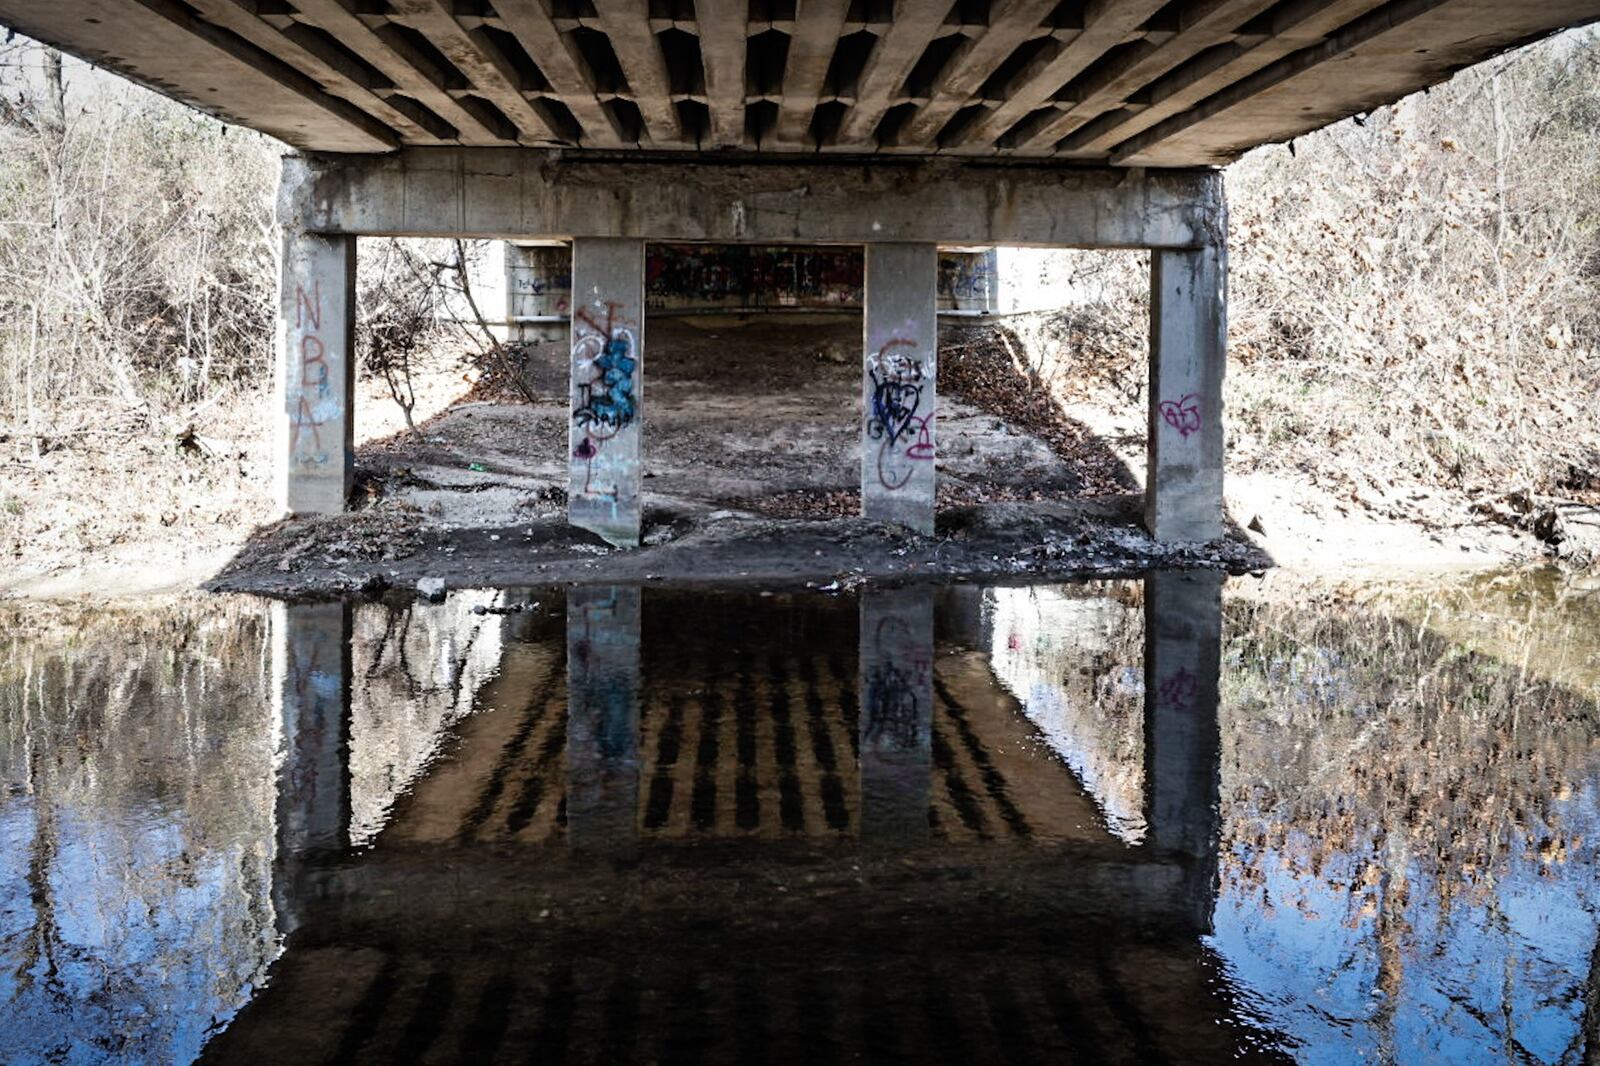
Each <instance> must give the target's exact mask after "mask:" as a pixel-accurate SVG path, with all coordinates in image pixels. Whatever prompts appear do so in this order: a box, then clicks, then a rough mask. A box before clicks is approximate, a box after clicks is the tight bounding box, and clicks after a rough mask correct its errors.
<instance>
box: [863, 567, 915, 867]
mask: <svg viewBox="0 0 1600 1066" xmlns="http://www.w3.org/2000/svg"><path fill="white" fill-rule="evenodd" d="M933 595H934V590H933V589H932V588H931V587H927V586H924V587H920V588H904V589H871V588H869V589H863V590H862V593H861V723H860V727H859V728H860V734H861V735H860V748H861V839H863V840H877V841H887V842H897V843H898V842H915V841H918V840H926V839H927V837H928V797H929V788H930V779H931V776H932V774H933Z"/></svg>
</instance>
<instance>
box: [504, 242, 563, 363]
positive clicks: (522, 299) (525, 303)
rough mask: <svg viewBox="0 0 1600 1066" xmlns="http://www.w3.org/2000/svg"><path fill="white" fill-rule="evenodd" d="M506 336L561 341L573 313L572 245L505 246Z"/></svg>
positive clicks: (513, 244)
mask: <svg viewBox="0 0 1600 1066" xmlns="http://www.w3.org/2000/svg"><path fill="white" fill-rule="evenodd" d="M505 272H506V339H507V340H510V341H521V342H524V343H526V342H531V341H561V340H565V339H566V338H567V335H568V334H567V329H568V320H569V317H570V316H571V314H572V248H571V246H570V245H566V244H520V243H512V242H507V243H506V246H505Z"/></svg>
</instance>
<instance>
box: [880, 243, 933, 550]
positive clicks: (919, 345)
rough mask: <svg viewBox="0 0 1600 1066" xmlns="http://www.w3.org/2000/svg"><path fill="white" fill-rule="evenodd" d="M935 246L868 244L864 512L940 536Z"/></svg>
mask: <svg viewBox="0 0 1600 1066" xmlns="http://www.w3.org/2000/svg"><path fill="white" fill-rule="evenodd" d="M938 259H939V257H938V250H937V249H936V248H935V247H934V246H933V245H931V244H869V245H867V257H866V260H867V262H866V274H867V291H866V314H865V315H864V316H863V319H864V327H863V328H864V334H865V343H866V351H865V360H864V366H863V368H862V375H861V395H862V411H863V417H862V426H861V513H862V514H863V515H864V516H866V517H867V518H869V519H872V520H874V521H879V522H896V523H899V524H900V525H903V526H907V527H909V528H911V529H914V530H916V531H917V532H919V533H928V534H931V533H932V532H933V514H934V469H933V468H934V412H935V409H936V407H937V405H938V394H937V389H936V384H935V383H936V379H937V348H938V341H939V324H938V320H937V317H936V314H935V297H934V290H935V285H936V282H937V275H938V266H939V264H938Z"/></svg>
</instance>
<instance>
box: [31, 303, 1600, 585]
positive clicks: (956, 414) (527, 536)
mask: <svg viewBox="0 0 1600 1066" xmlns="http://www.w3.org/2000/svg"><path fill="white" fill-rule="evenodd" d="M648 329H649V334H648V346H647V349H646V350H647V353H648V354H647V358H646V364H645V378H644V382H645V383H644V395H645V406H644V410H645V418H646V454H645V463H646V474H645V477H646V482H645V489H646V547H644V548H642V549H640V550H638V551H632V552H623V551H615V550H612V549H609V548H607V547H606V546H604V545H603V544H601V543H600V542H599V541H598V540H596V539H594V538H592V537H589V536H588V535H587V534H584V533H581V532H578V531H574V530H571V529H569V528H568V527H567V526H566V525H565V523H564V521H563V520H562V518H563V513H564V491H563V490H564V485H565V471H566V461H565V455H566V441H567V436H566V435H567V408H566V388H567V385H566V380H565V360H564V353H563V352H561V351H560V350H558V349H556V348H555V347H554V346H547V347H546V348H544V349H543V350H541V351H539V352H536V353H535V356H536V357H535V358H534V359H533V360H532V364H531V365H532V366H533V368H534V369H533V372H532V384H533V386H534V389H535V392H536V395H537V396H538V397H539V398H540V400H541V402H540V403H539V404H537V405H535V406H529V405H527V404H525V403H521V402H516V403H511V402H497V401H495V400H492V399H481V398H480V399H462V397H463V394H464V393H466V392H467V390H468V388H469V383H468V382H466V381H465V380H464V379H463V378H462V376H461V374H460V372H459V370H452V369H441V370H439V371H438V372H435V373H432V374H430V375H428V376H427V377H425V378H424V380H423V386H422V388H421V389H420V392H421V396H420V402H419V406H418V417H419V422H421V424H422V428H423V432H424V435H425V436H424V438H423V439H418V438H417V437H415V436H412V435H410V434H407V433H404V432H403V424H402V423H401V421H400V419H399V416H398V412H397V410H396V408H395V407H394V405H393V404H392V402H390V401H389V400H388V399H387V397H386V395H385V394H384V393H383V390H382V386H381V384H378V383H373V382H367V383H363V386H362V395H361V398H360V400H359V401H358V412H357V418H358V421H357V434H358V439H360V440H363V441H365V443H364V444H363V445H362V447H361V450H360V453H359V459H358V463H359V467H360V489H361V497H362V500H361V506H360V509H359V510H357V511H356V512H355V513H353V514H351V515H347V516H342V517H339V518H335V519H322V520H310V521H295V522H284V523H266V519H267V518H268V514H267V512H268V508H269V506H270V505H269V502H268V499H267V493H266V484H267V481H266V472H267V468H268V463H267V462H266V456H265V451H264V445H261V444H256V443H254V442H248V443H247V446H246V447H241V448H239V449H237V450H238V458H237V459H236V460H234V459H230V460H228V461H229V462H235V461H236V462H237V463H238V465H239V466H240V467H241V470H240V471H239V474H240V477H241V478H244V479H246V480H247V482H248V486H247V488H246V489H244V490H239V491H237V492H236V493H235V495H239V496H240V497H241V500H240V501H237V502H236V503H235V505H234V506H233V508H232V509H233V511H234V512H236V516H235V517H236V520H234V521H230V522H226V523H223V522H213V523H210V524H206V523H203V522H200V521H191V520H187V519H186V520H184V521H180V522H178V523H175V524H174V525H172V526H170V527H168V526H155V527H154V528H149V527H148V526H146V527H140V528H139V529H137V530H135V531H133V532H132V533H129V534H127V535H125V536H123V537H122V538H121V539H120V540H117V539H112V542H111V543H108V544H105V545H92V546H88V547H85V548H83V549H80V550H77V551H74V552H70V553H67V552H57V553H55V554H54V555H53V556H51V557H49V558H41V559H36V558H33V557H32V556H30V553H29V552H28V551H27V550H26V548H25V546H24V547H23V548H19V550H18V553H17V557H16V558H15V559H14V564H13V565H12V566H11V567H10V568H8V570H7V572H6V573H5V575H4V576H3V577H0V591H4V592H10V593H13V594H22V595H32V596H42V597H48V596H71V595H80V594H85V593H87V594H97V593H98V594H105V593H113V592H114V593H123V594H128V593H138V592H144V591H154V590H164V589H175V588H184V587H194V586H195V585H197V584H208V587H213V588H227V589H238V590H253V591H262V592H272V593H279V594H292V593H295V592H312V591H331V590H335V589H350V588H368V589H372V588H374V587H382V586H385V585H395V586H404V585H409V584H412V583H414V582H415V581H416V580H417V578H419V577H422V576H439V577H443V578H444V579H445V580H446V581H447V582H448V583H450V584H452V585H458V586H459V585H473V584H514V583H519V582H521V583H532V582H539V583H543V582H547V581H600V580H653V579H659V580H667V581H710V580H721V579H744V580H750V581H779V582H801V581H811V582H814V583H817V584H826V583H829V582H831V581H834V580H840V581H843V582H846V583H848V582H851V581H855V580H861V579H863V578H870V577H906V576H934V575H938V576H941V577H966V578H996V577H1007V578H1013V579H1015V578H1017V577H1020V576H1024V575H1041V576H1043V575H1061V576H1065V575H1072V574H1111V573H1131V572H1137V571H1139V570H1142V569H1147V568H1150V567H1154V566H1169V565H1170V566H1223V567H1226V568H1228V569H1231V570H1234V571H1244V570H1259V569H1262V568H1265V567H1268V566H1271V565H1274V564H1275V565H1276V566H1278V567H1280V568H1284V569H1285V570H1288V571H1291V572H1296V573H1307V574H1316V575H1321V576H1324V577H1327V576H1333V577H1339V578H1351V579H1362V578H1370V577H1382V576H1385V575H1389V574H1397V573H1411V574H1415V573H1435V574H1437V573H1443V572H1454V571H1465V570H1481V569H1493V568H1503V567H1506V566H1509V565H1515V564H1518V563H1522V562H1533V561H1538V559H1539V558H1540V554H1539V547H1540V546H1539V545H1538V544H1537V543H1536V542H1535V541H1533V540H1532V538H1530V537H1528V536H1527V535H1526V534H1519V533H1514V532H1512V531H1510V530H1508V529H1505V528H1504V527H1500V526H1495V525H1491V524H1487V523H1484V522H1482V521H1479V520H1477V519H1475V518H1474V516H1472V515H1471V514H1470V513H1469V512H1467V510H1466V508H1465V507H1464V506H1463V505H1462V503H1461V501H1459V500H1451V499H1449V498H1447V497H1443V496H1440V497H1437V498H1429V499H1421V498H1419V499H1409V500H1380V501H1343V500H1337V499H1334V498H1331V497H1330V496H1328V495H1327V494H1326V493H1323V492H1320V491H1318V490H1317V489H1316V488H1315V487H1314V486H1312V485H1310V484H1309V483H1308V482H1307V481H1305V480H1303V479H1302V480H1290V479H1285V478H1280V477H1269V476H1265V475H1259V474H1255V475H1245V476H1240V475H1230V480H1229V491H1228V507H1229V515H1230V518H1231V521H1232V523H1233V531H1232V534H1231V535H1230V537H1229V538H1228V539H1227V540H1226V541H1224V542H1220V543H1219V544H1217V545H1213V546H1210V547H1208V548H1202V549H1186V550H1182V551H1171V550H1167V549H1163V548H1161V547H1160V546H1158V545H1155V544H1153V543H1152V542H1150V540H1149V538H1148V537H1147V536H1145V535H1144V533H1143V531H1142V529H1141V528H1140V526H1139V522H1138V506H1139V504H1138V495H1137V493H1138V490H1139V488H1140V479H1141V474H1142V467H1143V428H1144V427H1143V416H1142V412H1140V411H1138V410H1135V409H1133V406H1132V405H1129V404H1118V403H1110V402H1100V403H1089V402H1084V403H1079V404H1076V405H1073V406H1071V407H1068V408H1067V409H1066V410H1065V411H1064V412H1062V416H1063V417H1064V419H1065V420H1066V421H1067V422H1068V423H1069V424H1071V429H1072V432H1071V433H1068V434H1065V435H1062V434H1055V435H1053V436H1052V439H1053V440H1054V441H1055V447H1052V446H1051V445H1050V444H1047V443H1045V442H1044V441H1043V440H1041V439H1040V437H1039V436H1037V435H1035V434H1033V433H1030V432H1027V431H1026V430H1024V429H1023V428H1022V425H1034V426H1037V424H1038V423H1037V420H1036V419H1035V420H1034V421H1032V422H1029V420H1028V419H1026V418H1014V417H1012V416H1013V414H1015V412H1013V411H1010V410H1008V409H1007V408H1006V406H1005V404H1006V402H1007V397H1013V398H1014V397H1016V396H1017V395H1018V391H1017V390H1019V389H1025V388H1026V387H1027V383H1026V381H1025V380H1022V379H1020V378H1019V379H1018V380H1015V381H1012V380H1004V367H1001V369H1000V375H1001V380H994V377H993V374H994V371H993V367H992V366H989V365H988V364H986V365H985V369H984V370H983V371H982V374H988V375H990V376H989V377H987V378H986V377H983V376H982V375H979V376H977V377H974V374H973V373H972V372H971V367H958V365H957V359H958V355H957V353H959V352H960V351H961V349H962V345H963V343H965V342H966V340H967V339H969V338H970V336H971V334H969V333H965V332H963V331H961V330H959V329H956V330H947V331H946V334H945V336H944V337H943V338H942V340H941V349H942V354H941V360H942V361H941V371H940V373H941V396H940V398H939V404H938V414H939V423H938V424H939V452H940V459H939V464H938V469H939V475H940V489H939V494H940V526H939V530H938V533H937V535H936V536H935V537H931V538H923V537H916V536H912V535H909V534H906V533H904V532H903V531H898V530H893V529H888V528H885V527H881V526H875V525H869V524H867V523H865V522H862V521H861V520H859V519H857V518H855V517H853V516H854V515H855V514H856V511H857V508H858V501H857V497H856V485H857V484H858V481H859V471H858V467H857V458H856V454H857V451H856V449H857V441H858V435H859V431H858V426H859V420H858V415H857V413H856V409H857V406H858V404H859V400H858V398H857V395H858V390H859V370H858V366H859V364H858V354H857V353H858V349H859V323H858V320H857V319H855V318H853V317H837V318H833V319H822V318H818V317H815V316H806V317H793V318H783V317H778V318H767V319H764V320H759V319H758V320H754V321H752V322H749V323H741V322H740V321H739V320H737V319H734V318H705V319H698V320H689V321H683V320H659V321H658V320H652V321H651V322H650V323H649V326H648ZM946 352H947V353H948V354H945V353H946ZM946 371H950V372H951V373H950V374H949V381H950V383H951V387H949V388H946V387H945V380H946ZM1064 439H1067V440H1078V441H1080V442H1081V443H1080V444H1079V445H1068V444H1064V443H1063V440H1064ZM257 453H260V454H257ZM1119 483H1120V484H1119ZM201 487H202V488H203V487H204V486H201ZM38 491H44V489H40V490H38ZM252 512H254V513H252ZM1386 512H1387V513H1386ZM255 522H262V523H266V524H262V525H260V526H256V527H255V528H252V527H253V525H254V523H255ZM1252 525H1253V526H1254V527H1257V529H1256V531H1254V532H1249V533H1247V532H1246V531H1245V530H1244V528H1243V527H1246V526H1252ZM1597 532H1600V530H1597Z"/></svg>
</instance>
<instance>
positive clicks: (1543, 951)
mask: <svg viewBox="0 0 1600 1066" xmlns="http://www.w3.org/2000/svg"><path fill="white" fill-rule="evenodd" d="M4 611H5V614H4V617H3V618H0V621H3V622H4V623H5V629H4V630H3V631H0V1062H4V1063H99V1062H115V1063H188V1062H192V1061H206V1062H218V1063H231V1062H249V1063H261V1062H272V1063H276V1062H284V1063H312V1062H383V1063H389V1062H474V1063H477V1062H484V1063H487V1062H519V1063H522V1062H531V1063H622V1062H684V1063H691V1062H729V1063H766V1062H840V1063H843V1062H908V1063H909V1062H917V1063H924V1062H948V1063H980V1062H996V1063H1000V1062H1004V1063H1057V1062H1085V1063H1102V1062H1172V1063H1193V1062H1212V1061H1236V1060H1244V1061H1304V1062H1328V1063H1342V1062H1366V1061H1374V1060H1376V1061H1390V1062H1449V1063H1472V1062H1518V1063H1521V1062H1530V1061H1531V1062H1550V1063H1557V1062H1585V1061H1594V1057H1595V1056H1597V1055H1600V951H1597V947H1596V945H1597V935H1600V934H1597V929H1600V926H1597V917H1596V911H1595V906H1596V903H1597V901H1600V895H1597V893H1600V877H1597V867H1596V864H1595V849H1596V847H1597V845H1600V818H1597V814H1600V710H1597V706H1596V700H1597V697H1600V637H1597V634H1600V625H1597V623H1600V600H1597V598H1596V597H1594V596H1592V595H1589V596H1585V595H1583V594H1580V593H1576V592H1573V591H1571V590H1569V589H1566V588H1563V587H1562V586H1561V584H1560V583H1559V582H1558V581H1557V580H1555V579H1554V578H1551V577H1549V576H1548V575H1538V574H1535V575H1531V576H1516V577H1512V576H1503V577H1487V578H1481V579H1476V580H1473V581H1471V582H1468V583H1464V584H1459V585H1450V586H1439V587H1431V588H1425V589H1410V590H1404V589H1398V588H1396V589H1389V590H1376V591H1375V592H1374V593H1373V594H1372V595H1370V596H1368V597H1365V598H1363V599H1362V600H1361V601H1360V602H1358V603H1352V602H1349V601H1345V600H1341V601H1338V602H1333V601H1326V602H1325V601H1321V600H1317V599H1307V600H1305V601H1304V602H1297V603H1283V602H1277V601H1273V600H1268V599H1266V598H1263V597H1260V596H1257V595H1255V594H1254V586H1253V584H1252V582H1251V579H1248V578H1246V579H1230V580H1228V581H1226V582H1224V580H1223V579H1222V578H1221V577H1219V576H1207V575H1184V574H1152V575H1149V576H1148V577H1146V578H1144V579H1142V580H1132V581H1112V582H1091V583H1083V584H1066V585H1038V586H1005V587H980V586H976V585H963V586H940V587H934V586H912V587H905V588H863V589H858V590H855V591H851V592H844V593H832V594H829V593H824V592H821V591H804V592H799V591H783V592H774V593H756V592H749V591H746V592H732V591H717V590H672V589H664V588H657V587H646V588H643V589H640V588H637V587H615V588H578V589H570V590H567V589H522V590H479V591H466V592H460V593H455V594H452V595H451V596H450V598H449V599H448V600H447V601H446V602H444V603H442V604H425V603H384V602H370V601H360V602H354V603H338V602H335V603H281V602H271V601H266V600H254V599H248V598H218V597H212V598H205V599H182V600H172V601H161V602H154V603H148V604H142V605H139V606H137V607H133V606H99V607H95V608H87V607H85V608H75V607H65V606H47V605H27V606H21V607H17V606H12V607H8V608H5V609H4Z"/></svg>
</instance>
